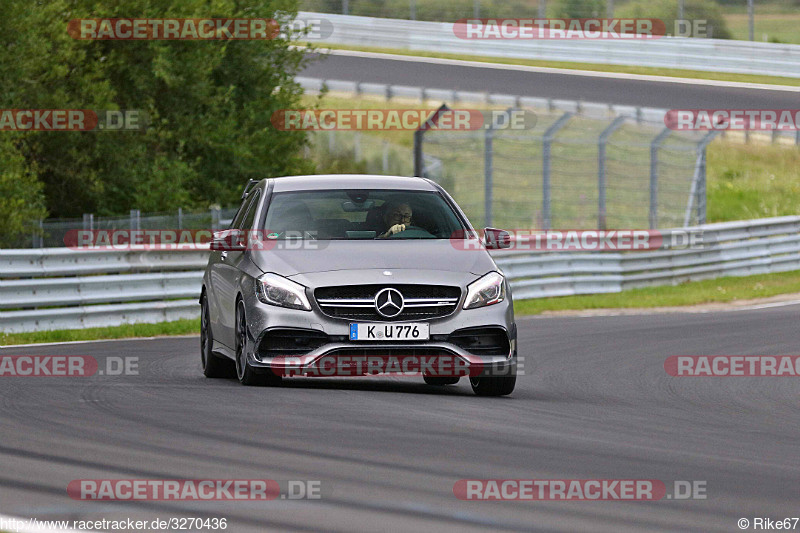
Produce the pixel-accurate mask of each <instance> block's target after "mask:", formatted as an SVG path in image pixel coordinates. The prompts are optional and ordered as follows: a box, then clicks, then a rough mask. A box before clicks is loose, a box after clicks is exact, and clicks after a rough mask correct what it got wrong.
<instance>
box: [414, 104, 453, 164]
mask: <svg viewBox="0 0 800 533" xmlns="http://www.w3.org/2000/svg"><path fill="white" fill-rule="evenodd" d="M449 109H450V108H449V107H447V104H442V105H440V106H439V109H437V110H436V111H434V113H433V114H432V115H431V116H430V117H429V118H428V120H426V121H425V123H424V124H422V125H421V126H420V127H419V129H417V130H416V131H415V132H414V176H416V177H418V178H424V177H425V175H424V174H425V162H424V161H423V157H422V143H423V142H424V140H425V139H424V137H423V136H424V135H425V132H426V131H427V130H429V129H430V128H432V127H434V126H436V124H437V123H438V122H439V115H441V113H442V112H444V111H448V110H449Z"/></svg>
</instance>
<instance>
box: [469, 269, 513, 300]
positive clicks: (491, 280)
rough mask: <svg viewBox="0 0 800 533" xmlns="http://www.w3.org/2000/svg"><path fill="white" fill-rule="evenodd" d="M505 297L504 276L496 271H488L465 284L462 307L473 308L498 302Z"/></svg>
mask: <svg viewBox="0 0 800 533" xmlns="http://www.w3.org/2000/svg"><path fill="white" fill-rule="evenodd" d="M505 299H506V278H504V277H503V276H502V275H501V274H498V273H497V272H490V273H488V274H486V275H485V276H483V277H482V278H481V279H479V280H477V281H473V282H472V283H470V284H469V286H467V299H466V300H465V301H464V309H475V308H477V307H485V306H487V305H492V304H496V303H500V302H502V301H503V300H505Z"/></svg>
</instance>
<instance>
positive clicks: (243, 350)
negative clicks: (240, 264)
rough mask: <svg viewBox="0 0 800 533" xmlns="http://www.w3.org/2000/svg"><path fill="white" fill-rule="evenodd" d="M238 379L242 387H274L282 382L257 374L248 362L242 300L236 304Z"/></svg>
mask: <svg viewBox="0 0 800 533" xmlns="http://www.w3.org/2000/svg"><path fill="white" fill-rule="evenodd" d="M236 377H237V378H239V383H241V384H242V385H273V384H276V383H278V382H280V380H281V378H280V376H278V375H275V374H271V375H270V374H257V373H256V371H255V369H254V368H253V367H252V366H250V363H249V362H248V361H247V317H246V315H245V310H244V302H243V301H241V300H239V302H238V303H237V304H236Z"/></svg>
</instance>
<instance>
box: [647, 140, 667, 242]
mask: <svg viewBox="0 0 800 533" xmlns="http://www.w3.org/2000/svg"><path fill="white" fill-rule="evenodd" d="M670 133H672V130H671V129H669V128H664V129H663V130H661V133H659V134H658V135H656V137H655V139H653V142H652V143H650V216H649V219H650V229H656V228H657V227H658V149H659V148H660V147H661V143H663V142H664V139H666V138H667V137H668V136H669V134H670Z"/></svg>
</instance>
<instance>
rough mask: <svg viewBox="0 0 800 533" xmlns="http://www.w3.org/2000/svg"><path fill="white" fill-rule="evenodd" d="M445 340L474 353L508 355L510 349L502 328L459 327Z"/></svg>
mask: <svg viewBox="0 0 800 533" xmlns="http://www.w3.org/2000/svg"><path fill="white" fill-rule="evenodd" d="M447 340H448V341H449V342H451V343H453V344H455V345H456V346H458V347H459V348H461V349H462V350H466V351H468V352H469V353H471V354H475V355H508V352H509V351H510V350H511V345H510V344H509V341H508V335H507V334H506V331H505V330H504V329H502V328H492V327H489V328H466V329H459V330H457V331H454V332H453V333H451V334H450V336H449V337H448V339H447Z"/></svg>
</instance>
